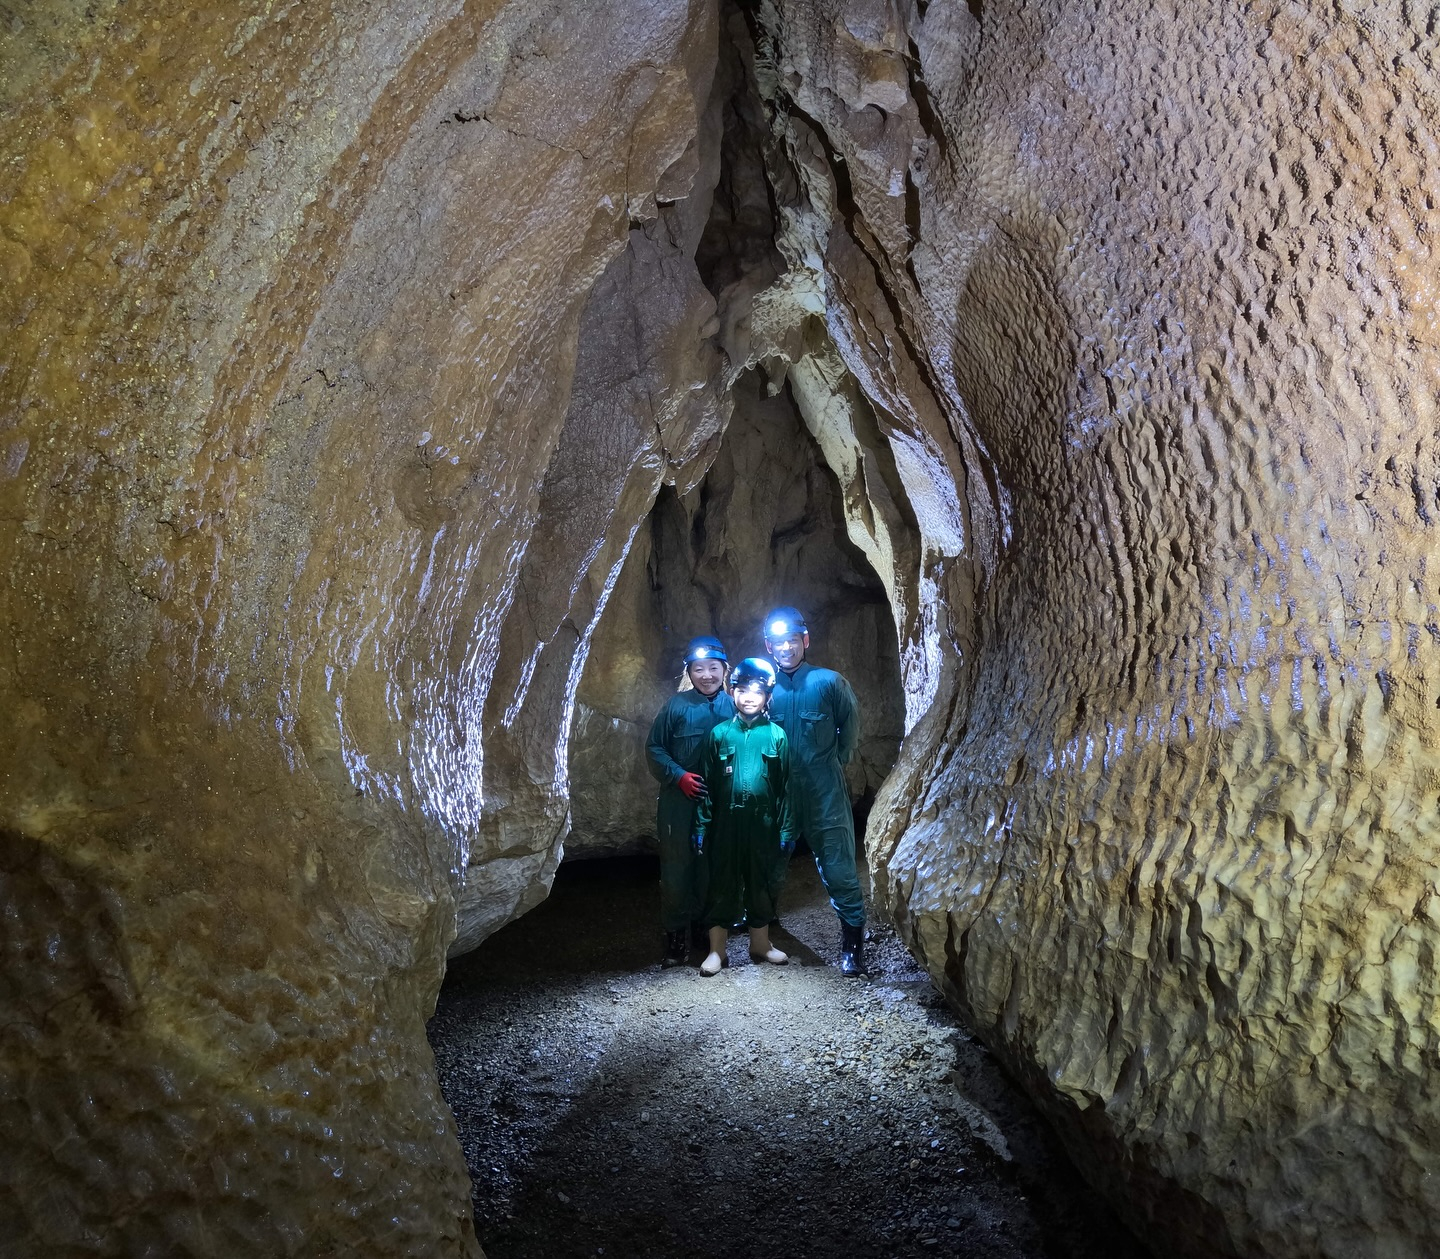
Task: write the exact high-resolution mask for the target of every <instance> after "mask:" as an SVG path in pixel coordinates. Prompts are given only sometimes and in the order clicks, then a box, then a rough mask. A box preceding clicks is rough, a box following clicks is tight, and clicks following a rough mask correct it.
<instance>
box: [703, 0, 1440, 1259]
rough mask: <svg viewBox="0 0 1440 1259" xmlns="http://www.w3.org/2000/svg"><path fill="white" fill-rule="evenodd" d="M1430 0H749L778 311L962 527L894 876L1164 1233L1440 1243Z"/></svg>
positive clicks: (932, 648)
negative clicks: (1329, 2)
mask: <svg viewBox="0 0 1440 1259" xmlns="http://www.w3.org/2000/svg"><path fill="white" fill-rule="evenodd" d="M1427 23H1431V24H1432V25H1433V15H1432V16H1431V17H1427V16H1426V15H1425V14H1424V13H1423V12H1421V10H1419V9H1417V8H1415V7H1413V6H1403V5H1399V4H1390V3H1380V4H1375V5H1369V6H1351V5H1340V6H1323V7H1322V6H1307V5H1299V4H1287V3H1275V4H1262V5H1229V4H1223V3H1203V4H1198V5H1174V4H1150V3H1145V4H1142V3H1130V2H1124V0H1089V2H1087V3H1085V4H1079V3H1068V2H1065V0H1034V2H1031V3H994V2H992V0H984V2H983V3H981V2H980V0H969V2H968V3H962V2H960V0H930V3H928V4H919V3H916V4H907V3H903V2H902V3H891V2H890V0H761V3H760V4H759V5H758V6H757V7H756V9H755V10H754V11H753V15H752V31H753V34H754V36H755V38H756V48H757V56H756V59H755V63H754V64H755V74H756V81H757V83H758V85H759V90H760V92H761V95H762V96H763V97H764V99H765V100H766V102H767V104H768V106H769V109H770V116H771V118H772V128H771V132H770V136H769V139H770V147H769V149H768V151H767V160H768V162H769V164H770V169H771V179H772V186H773V187H774V189H775V193H776V202H777V215H778V217H779V219H780V221H781V232H780V238H779V246H780V248H781V250H782V252H784V253H785V255H786V258H787V260H788V262H789V264H790V265H789V270H788V273H787V275H786V277H785V280H784V281H783V284H782V285H781V286H779V287H777V289H776V290H775V291H774V292H773V293H772V294H771V295H770V296H769V297H768V298H762V299H760V300H757V302H756V310H757V312H759V311H760V310H762V309H763V308H765V306H766V302H767V301H769V302H771V304H772V305H773V304H775V303H780V304H783V303H786V302H789V303H792V304H793V303H795V302H809V303H810V304H811V305H812V306H814V305H817V304H818V305H819V307H820V310H821V314H820V316H819V317H820V318H823V321H824V327H825V332H826V333H827V334H828V339H829V341H830V343H831V344H833V346H834V348H835V352H836V353H837V354H838V355H839V357H840V359H841V360H842V361H843V364H844V367H845V369H846V371H847V372H848V374H849V377H850V378H851V379H853V381H854V382H856V383H857V384H858V386H859V387H860V389H861V390H862V391H863V393H864V395H865V396H866V398H868V400H869V402H870V404H871V406H872V408H873V410H874V413H875V416H876V419H877V425H878V431H879V433H880V435H881V436H882V437H883V438H884V440H885V442H886V443H888V445H889V446H890V448H891V450H892V451H893V455H894V463H895V467H896V469H897V473H898V475H899V477H900V480H901V482H902V483H903V486H904V490H905V493H906V495H907V497H908V499H909V502H910V505H911V509H912V510H913V515H914V518H915V520H916V522H917V524H918V528H919V531H920V538H919V548H918V558H919V562H918V566H917V567H915V568H912V569H910V570H909V571H908V572H907V571H897V572H896V573H895V574H893V575H888V576H887V584H889V585H890V586H891V588H892V590H894V591H896V592H898V593H899V595H900V596H901V599H900V602H897V604H896V615H897V624H899V626H900V628H901V631H902V632H901V642H902V647H913V651H907V653H906V655H905V656H904V664H905V668H906V685H907V694H908V695H911V696H914V697H918V698H919V699H920V700H921V701H922V702H921V703H920V704H918V705H917V706H916V708H915V709H914V711H913V712H912V717H913V719H914V724H913V728H912V729H911V731H910V734H909V735H908V737H907V739H906V742H905V746H904V748H903V750H902V754H901V759H900V763H899V765H898V767H897V770H896V773H895V774H894V775H893V776H892V778H891V780H890V782H889V784H888V786H887V788H886V790H885V791H884V792H882V796H881V800H880V801H879V802H878V803H877V807H876V810H875V812H874V813H873V814H872V821H871V827H870V834H869V839H870V844H871V853H872V861H873V862H874V877H875V880H876V888H877V892H878V893H879V895H880V897H881V899H882V900H883V901H885V902H886V903H887V904H888V905H889V906H890V908H891V910H892V912H893V913H894V914H895V915H896V916H897V918H898V919H899V921H900V922H901V924H902V926H903V928H904V930H905V931H906V932H907V933H908V936H909V938H910V940H911V942H912V946H913V947H914V948H915V949H916V950H917V951H918V952H919V953H920V954H921V955H922V956H923V957H924V959H925V961H926V963H927V964H928V966H929V968H930V970H931V972H932V974H933V975H934V976H935V977H936V979H937V981H938V982H939V983H940V984H941V985H942V986H943V987H944V989H945V990H946V991H947V992H948V993H949V994H950V996H951V997H952V998H953V1000H954V1001H956V1002H957V1003H958V1004H959V1005H960V1006H961V1007H962V1008H963V1009H964V1011H965V1012H966V1013H967V1015H968V1016H969V1018H970V1019H971V1020H972V1021H973V1023H974V1024H975V1026H976V1027H977V1028H978V1029H979V1030H980V1031H981V1032H982V1033H983V1034H984V1036H985V1037H986V1038H987V1040H988V1041H989V1043H990V1044H991V1045H992V1047H993V1048H994V1049H995V1050H996V1051H997V1052H998V1053H999V1054H1000V1055H1001V1056H1002V1057H1003V1058H1004V1060H1005V1061H1006V1062H1007V1063H1008V1064H1009V1065H1010V1067H1011V1069H1012V1070H1013V1071H1014V1072H1015V1073H1016V1074H1017V1075H1018V1076H1019V1077H1021V1078H1022V1079H1024V1080H1026V1081H1028V1082H1029V1085H1030V1087H1031V1088H1032V1090H1033V1091H1034V1093H1035V1094H1036V1096H1037V1097H1038V1098H1039V1099H1040V1100H1041V1102H1042V1104H1044V1105H1046V1106H1047V1108H1048V1110H1049V1112H1050V1114H1051V1115H1052V1117H1053V1118H1054V1119H1055V1121H1056V1122H1057V1124H1058V1126H1059V1127H1060V1129H1061V1131H1062V1132H1063V1133H1064V1134H1065V1135H1066V1137H1067V1139H1068V1140H1069V1141H1070V1143H1071V1145H1072V1148H1073V1149H1074V1150H1075V1151H1076V1152H1077V1155H1079V1157H1080V1161H1081V1166H1082V1167H1084V1168H1086V1169H1087V1171H1088V1173H1089V1174H1090V1175H1092V1176H1093V1177H1094V1178H1095V1179H1096V1180H1097V1182H1098V1183H1099V1184H1101V1185H1102V1186H1103V1187H1104V1188H1106V1189H1107V1190H1108V1191H1109V1192H1110V1193H1111V1194H1112V1196H1113V1197H1114V1198H1115V1200H1116V1201H1117V1203H1118V1204H1119V1205H1120V1206H1121V1207H1122V1209H1124V1210H1125V1211H1126V1212H1127V1213H1128V1215H1129V1218H1130V1219H1131V1220H1132V1222H1134V1223H1135V1224H1136V1226H1137V1227H1138V1228H1140V1229H1141V1230H1142V1231H1143V1232H1146V1233H1148V1235H1149V1236H1151V1237H1152V1238H1154V1239H1156V1240H1157V1243H1159V1244H1161V1245H1162V1246H1163V1249H1164V1251H1165V1252H1166V1253H1173V1252H1177V1251H1184V1252H1186V1253H1191V1254H1197V1255H1199V1254H1215V1253H1230V1254H1245V1255H1259V1254H1265V1255H1272V1256H1294V1257H1296V1259H1300V1257H1307V1259H1310V1257H1314V1256H1336V1257H1337V1259H1338V1257H1340V1256H1359V1255H1371V1256H1380V1255H1384V1256H1415V1257H1417V1259H1418V1257H1419V1256H1423V1255H1431V1254H1435V1253H1437V1251H1440V1189H1437V1188H1436V1186H1440V1100H1437V1099H1440V1089H1437V1087H1436V1083H1437V1082H1436V1078H1435V1072H1436V1064H1437V1053H1440V1005H1437V996H1440V976H1437V973H1436V964H1435V949H1434V945H1433V940H1434V933H1435V930H1436V927H1437V926H1440V897H1437V876H1436V871H1437V868H1440V825H1437V820H1436V819H1437V813H1436V809H1437V797H1436V793H1437V790H1440V751H1437V738H1436V733H1435V732H1436V722H1437V719H1436V709H1437V706H1440V667H1437V663H1436V662H1437V654H1436V653H1437V644H1440V628H1437V626H1440V611H1437V604H1440V579H1437V574H1436V572H1435V569H1434V567H1433V552H1434V533H1433V531H1434V529H1435V528H1436V522H1437V520H1440V488H1437V486H1440V444H1437V437H1436V415H1435V400H1436V390H1437V383H1440V345H1437V340H1440V333H1437V324H1436V317H1435V301H1436V295H1435V285H1434V281H1433V273H1434V268H1435V259H1434V256H1433V252H1432V251H1433V248H1434V239H1435V232H1436V230H1437V228H1440V209H1437V200H1440V176H1437V152H1440V144H1437V133H1440V95H1437V88H1436V84H1437V83H1440V78H1437V69H1440V67H1437V65H1436V49H1437V45H1436V43H1435V40H1434V32H1433V29H1431V26H1429V25H1427ZM782 290H783V291H782ZM816 295H818V296H819V301H818V303H817V302H816ZM722 323H723V320H722ZM792 324H793V320H792ZM784 326H785V320H784V319H780V320H779V321H778V322H777V323H776V325H775V328H776V329H777V330H782V329H783V328H784ZM810 343H811V344H815V345H819V344H820V339H819V338H816V337H811V338H810ZM800 348H803V347H796V346H794V345H792V346H790V347H789V348H788V349H787V348H786V346H785V345H784V344H783V343H781V340H777V341H776V348H775V350H774V353H775V354H777V355H779V356H782V357H788V359H789V360H790V361H791V362H793V363H796V364H797V365H798V364H799V363H800V362H801V360H802V359H803V358H804V357H805V355H804V354H801V353H799V352H798V350H799V349H800ZM822 348H823V347H822ZM821 357H823V355H821ZM792 370H793V369H792ZM811 375H812V378H813V379H812V384H814V385H816V386H817V387H815V388H812V389H810V390H809V391H808V399H809V401H808V402H807V396H806V395H801V394H799V391H797V396H800V400H801V403H802V408H804V407H805V406H807V405H808V406H809V407H811V408H812V410H813V408H814V407H815V406H817V405H821V404H824V403H825V401H826V399H827V397H830V396H833V395H834V393H835V391H834V389H833V388H831V386H832V385H834V384H835V383H836V382H837V381H838V382H839V383H841V384H843V378H841V377H837V376H836V375H835V374H833V373H832V374H831V375H830V376H829V377H828V380H829V382H830V385H826V383H825V380H824V379H822V378H821V377H819V376H816V375H815V374H814V373H813V372H812V373H811ZM843 427H844V426H843V425H842V428H843ZM852 445H853V444H852ZM854 448H856V449H865V448H868V447H867V443H866V442H864V441H861V442H860V443H859V445H858V446H857V447H854ZM847 510H848V507H847Z"/></svg>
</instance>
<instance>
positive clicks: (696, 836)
mask: <svg viewBox="0 0 1440 1259" xmlns="http://www.w3.org/2000/svg"><path fill="white" fill-rule="evenodd" d="M690 842H691V843H692V844H694V845H695V851H696V853H697V854H699V855H700V856H704V855H705V832H704V831H695V832H694V833H692V834H691V836H690Z"/></svg>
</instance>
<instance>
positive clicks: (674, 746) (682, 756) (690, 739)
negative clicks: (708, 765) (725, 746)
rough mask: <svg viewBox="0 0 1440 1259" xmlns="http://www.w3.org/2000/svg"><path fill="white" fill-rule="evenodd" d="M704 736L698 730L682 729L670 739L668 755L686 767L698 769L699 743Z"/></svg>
mask: <svg viewBox="0 0 1440 1259" xmlns="http://www.w3.org/2000/svg"><path fill="white" fill-rule="evenodd" d="M704 738H705V736H704V734H702V733H700V732H699V731H694V732H692V731H689V730H682V731H681V732H680V733H679V734H677V735H675V736H674V738H673V739H671V747H670V755H671V756H673V757H674V758H675V760H676V761H677V762H679V764H681V765H683V766H684V767H685V768H686V769H690V770H693V769H699V768H700V744H701V742H702V741H703V740H704Z"/></svg>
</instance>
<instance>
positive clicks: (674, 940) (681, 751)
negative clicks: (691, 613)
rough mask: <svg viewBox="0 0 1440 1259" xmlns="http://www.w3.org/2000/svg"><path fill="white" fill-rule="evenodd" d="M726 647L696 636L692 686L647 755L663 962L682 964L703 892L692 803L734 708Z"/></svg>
mask: <svg viewBox="0 0 1440 1259" xmlns="http://www.w3.org/2000/svg"><path fill="white" fill-rule="evenodd" d="M727 663H728V662H727V660H726V657H725V648H724V647H723V646H722V645H721V643H720V640H719V639H718V638H710V637H704V636H702V637H700V638H692V639H691V640H690V643H689V645H688V646H687V647H686V648H685V672H686V673H687V674H688V675H689V677H690V683H691V685H692V686H694V688H695V689H694V690H693V691H681V692H679V693H678V694H677V695H673V696H671V698H670V699H669V701H668V702H667V703H666V705H665V707H664V708H662V709H661V710H660V711H659V713H658V714H656V717H655V721H654V722H653V724H652V725H651V726H650V740H649V743H648V744H647V745H646V749H645V753H646V755H645V759H646V761H647V762H648V763H649V765H650V773H651V774H652V775H653V776H654V777H655V779H656V781H657V782H659V784H660V802H659V806H658V808H657V810H656V817H655V834H656V837H657V838H658V839H659V841H660V925H661V927H662V928H663V929H664V931H665V956H664V959H663V960H662V961H661V963H660V964H661V965H662V966H666V967H669V966H684V965H685V959H686V956H687V953H688V950H689V943H690V942H689V933H690V927H691V924H692V923H694V924H698V922H699V920H700V910H701V908H702V906H703V904H704V899H705V864H704V862H702V861H701V860H700V858H699V857H698V856H697V855H696V853H695V849H694V847H693V845H692V844H691V841H690V835H691V832H692V830H693V829H694V822H695V805H696V803H697V802H698V801H700V800H702V799H703V798H704V796H705V780H704V779H703V778H701V777H700V775H699V774H698V773H697V772H696V771H697V770H698V769H699V768H700V753H701V752H702V751H703V750H704V748H705V739H706V736H707V735H709V733H710V731H711V730H712V729H714V728H715V727H716V726H718V725H719V724H720V723H721V722H722V721H727V720H729V719H730V718H731V717H733V716H734V715H735V705H734V703H733V702H732V701H731V699H730V696H729V695H727V694H726V693H725V666H726V664H727Z"/></svg>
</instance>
